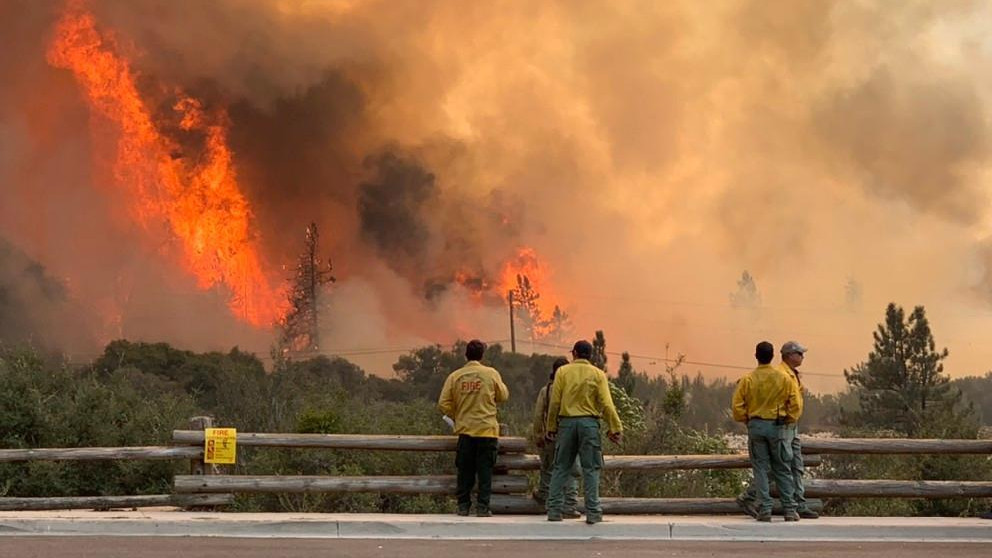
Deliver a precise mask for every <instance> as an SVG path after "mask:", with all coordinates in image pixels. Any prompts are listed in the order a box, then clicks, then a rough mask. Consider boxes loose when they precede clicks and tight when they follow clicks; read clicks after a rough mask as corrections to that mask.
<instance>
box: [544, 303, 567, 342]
mask: <svg viewBox="0 0 992 558" xmlns="http://www.w3.org/2000/svg"><path fill="white" fill-rule="evenodd" d="M544 326H545V327H544V328H543V329H544V332H545V333H544V335H543V338H544V339H547V340H549V341H552V342H554V343H564V342H565V341H567V340H568V339H570V338H571V336H572V320H571V318H569V316H568V314H566V313H565V311H564V310H562V309H561V308H559V307H558V305H555V309H554V311H553V312H552V313H551V317H550V318H548V320H547V321H545V322H544Z"/></svg>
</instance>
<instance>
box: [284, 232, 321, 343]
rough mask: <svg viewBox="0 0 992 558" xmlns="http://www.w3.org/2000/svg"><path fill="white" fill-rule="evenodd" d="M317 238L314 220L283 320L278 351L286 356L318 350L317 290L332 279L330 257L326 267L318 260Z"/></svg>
mask: <svg viewBox="0 0 992 558" xmlns="http://www.w3.org/2000/svg"><path fill="white" fill-rule="evenodd" d="M319 239H320V236H319V234H318V233H317V225H316V223H310V225H309V226H308V227H307V230H306V239H305V240H304V250H303V253H302V254H300V256H299V259H298V260H297V264H296V274H295V275H294V277H293V287H292V290H291V291H290V293H289V304H290V307H289V312H287V313H286V317H285V318H284V319H283V321H282V334H281V335H280V339H279V352H280V354H281V356H283V357H286V358H291V357H310V356H314V355H316V354H318V353H319V352H320V322H319V313H320V290H321V286H322V285H324V284H326V283H332V282H334V280H335V279H334V277H333V276H332V275H331V262H330V260H328V261H327V264H326V267H325V266H324V264H322V263H321V262H320V261H319V260H318V256H317V253H318V248H319V247H318V241H319Z"/></svg>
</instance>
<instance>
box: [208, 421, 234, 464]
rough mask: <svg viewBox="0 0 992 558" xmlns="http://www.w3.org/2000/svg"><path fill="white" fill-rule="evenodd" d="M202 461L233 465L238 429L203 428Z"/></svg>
mask: <svg viewBox="0 0 992 558" xmlns="http://www.w3.org/2000/svg"><path fill="white" fill-rule="evenodd" d="M204 434H205V444H204V446H203V462H204V463H216V464H218V465H233V464H234V462H235V459H236V457H237V449H238V431H237V430H236V429H234V428H207V429H205V430H204Z"/></svg>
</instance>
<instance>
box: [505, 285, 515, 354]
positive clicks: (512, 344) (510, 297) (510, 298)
mask: <svg viewBox="0 0 992 558" xmlns="http://www.w3.org/2000/svg"><path fill="white" fill-rule="evenodd" d="M506 302H507V304H509V306H510V352H513V353H515V352H517V332H516V328H515V326H514V325H513V289H510V290H509V291H507V292H506Z"/></svg>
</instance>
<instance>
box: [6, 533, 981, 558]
mask: <svg viewBox="0 0 992 558" xmlns="http://www.w3.org/2000/svg"><path fill="white" fill-rule="evenodd" d="M935 553H939V554H940V555H942V556H953V557H954V558H970V557H972V556H974V557H978V556H981V557H983V558H984V557H987V556H989V547H988V545H987V544H985V543H832V542H816V543H795V542H764V543H757V542H706V541H699V542H685V541H596V540H593V541H424V540H382V541H374V540H341V539H322V540H314V539H230V538H227V539H217V538H162V537H159V538H144V537H39V536H29V537H0V556H3V557H4V558H70V557H71V558H166V557H168V558H174V557H176V556H181V557H182V558H201V557H202V558H218V557H223V556H236V557H237V558H272V557H279V558H322V557H335V558H345V557H348V558H352V557H353V558H387V557H388V558H393V557H400V556H401V557H403V558H438V557H440V556H443V557H452V558H454V557H459V556H473V557H482V558H504V557H506V558H521V557H527V556H541V557H542V558H543V557H547V558H584V557H589V558H648V557H652V558H653V557H660V556H664V557H666V558H697V557H698V558H702V557H704V556H705V557H712V556H726V555H730V554H738V555H740V556H769V555H777V556H788V557H789V558H848V557H850V556H852V555H861V556H867V555H870V556H871V557H872V558H933V556H934V555H935Z"/></svg>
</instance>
